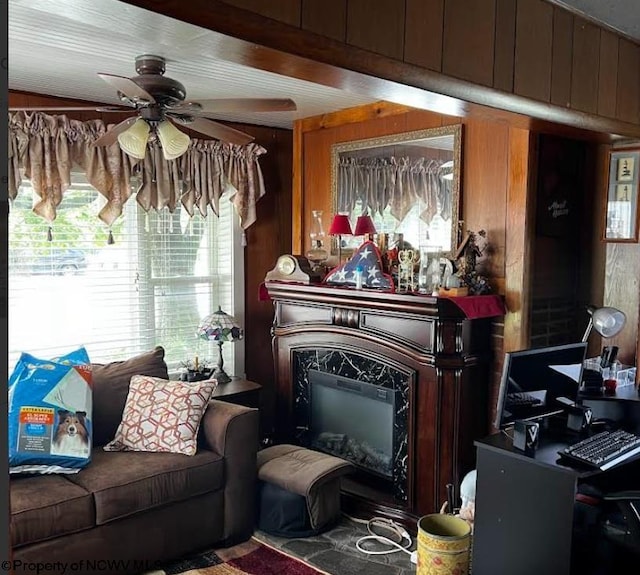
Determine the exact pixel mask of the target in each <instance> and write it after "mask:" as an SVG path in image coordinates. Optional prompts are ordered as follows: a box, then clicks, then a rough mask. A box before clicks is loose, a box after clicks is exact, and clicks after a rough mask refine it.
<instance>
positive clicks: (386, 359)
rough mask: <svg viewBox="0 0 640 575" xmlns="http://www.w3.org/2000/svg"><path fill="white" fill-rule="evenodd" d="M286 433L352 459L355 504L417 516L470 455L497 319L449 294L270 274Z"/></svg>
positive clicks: (350, 493)
mask: <svg viewBox="0 0 640 575" xmlns="http://www.w3.org/2000/svg"><path fill="white" fill-rule="evenodd" d="M266 288H267V291H268V293H269V296H270V297H271V299H272V300H273V302H274V308H275V316H274V322H273V352H274V362H275V374H276V392H277V397H276V405H277V418H276V421H277V426H278V427H277V429H276V440H277V441H279V442H289V443H298V444H301V445H308V446H311V447H313V448H316V449H321V450H325V451H328V452H330V453H335V454H337V455H339V456H341V457H345V459H350V460H352V461H354V463H356V465H357V473H356V474H355V475H354V476H352V477H349V479H348V481H344V482H343V501H344V502H345V504H346V505H348V510H349V511H353V512H357V511H362V513H367V514H369V515H370V514H372V513H375V514H381V515H387V516H393V517H399V518H405V519H407V521H409V520H410V521H413V520H414V519H415V518H417V517H420V516H421V515H425V514H427V513H432V512H435V511H437V510H438V509H439V507H440V505H441V504H442V502H443V501H445V500H446V485H447V484H448V483H453V484H454V485H456V486H457V485H459V483H460V480H461V478H462V476H463V475H464V474H465V473H466V472H467V471H469V470H470V469H472V468H473V467H474V465H475V453H474V448H473V440H474V439H475V438H478V437H481V436H484V435H485V434H486V433H487V431H488V424H487V419H488V418H487V414H488V407H487V401H488V400H487V395H488V371H489V360H490V332H491V320H490V319H488V318H483V319H474V320H470V319H467V317H466V316H465V314H464V313H463V312H462V311H461V310H460V309H459V308H458V306H456V305H455V304H454V303H453V302H452V301H450V300H448V299H447V298H437V297H431V296H417V295H406V294H391V293H381V292H375V291H365V290H352V289H344V288H334V287H327V286H323V285H298V284H289V283H279V282H268V283H267V284H266Z"/></svg>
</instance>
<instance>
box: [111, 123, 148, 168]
mask: <svg viewBox="0 0 640 575" xmlns="http://www.w3.org/2000/svg"><path fill="white" fill-rule="evenodd" d="M150 131H151V129H150V128H149V124H147V122H145V121H144V120H143V119H142V118H138V119H137V120H136V121H135V122H134V123H133V125H132V126H131V127H130V128H128V129H127V130H125V131H124V132H122V133H121V134H118V143H119V144H120V148H121V149H122V151H123V152H125V153H126V154H128V155H129V156H132V157H134V158H138V159H139V160H141V159H143V158H144V156H145V153H146V151H147V142H148V141H149V132H150Z"/></svg>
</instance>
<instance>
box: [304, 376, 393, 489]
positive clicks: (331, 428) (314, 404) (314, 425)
mask: <svg viewBox="0 0 640 575" xmlns="http://www.w3.org/2000/svg"><path fill="white" fill-rule="evenodd" d="M308 376H309V384H310V386H311V413H310V415H311V417H310V419H311V421H310V429H309V432H310V442H311V446H312V447H313V448H315V449H318V450H319V451H324V452H326V453H329V454H331V455H335V456H337V457H342V458H343V459H347V460H348V461H351V462H352V463H354V464H355V465H357V466H358V467H360V468H363V469H365V470H367V471H368V472H370V473H373V474H376V475H378V476H382V477H383V478H386V479H392V478H393V445H394V441H393V439H394V438H393V430H394V425H393V420H394V415H395V395H396V393H395V391H394V390H392V389H387V388H384V387H380V386H377V385H373V384H371V383H366V382H364V381H357V380H354V379H350V378H347V377H341V376H338V375H334V374H331V373H324V372H321V371H317V370H313V369H310V370H309V374H308Z"/></svg>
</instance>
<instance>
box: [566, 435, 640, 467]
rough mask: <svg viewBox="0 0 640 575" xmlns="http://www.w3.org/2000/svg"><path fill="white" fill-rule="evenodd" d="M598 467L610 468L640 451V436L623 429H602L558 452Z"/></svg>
mask: <svg viewBox="0 0 640 575" xmlns="http://www.w3.org/2000/svg"><path fill="white" fill-rule="evenodd" d="M558 453H559V454H560V455H561V456H563V457H566V458H568V459H571V460H573V461H577V462H579V463H583V464H585V465H588V466H590V467H594V468H597V469H602V470H605V469H609V468H610V467H613V466H614V465H617V464H618V463H621V462H623V461H625V460H626V459H628V458H629V457H632V456H634V455H635V454H637V453H640V436H638V435H634V434H633V433H629V432H628V431H623V430H621V429H619V430H616V431H601V432H600V433H596V434H595V435H592V436H591V437H587V439H583V440H582V441H579V442H578V443H574V444H573V445H569V446H568V447H566V448H565V449H562V450H561V451H559V452H558Z"/></svg>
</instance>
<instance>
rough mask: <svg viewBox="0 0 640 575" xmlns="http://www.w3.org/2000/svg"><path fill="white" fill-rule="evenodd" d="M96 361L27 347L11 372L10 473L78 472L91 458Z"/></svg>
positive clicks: (77, 352)
mask: <svg viewBox="0 0 640 575" xmlns="http://www.w3.org/2000/svg"><path fill="white" fill-rule="evenodd" d="M91 421H92V387H91V363H90V361H89V355H88V354H87V350H86V349H85V348H84V347H81V348H79V349H77V350H74V351H72V352H70V353H68V354H67V355H64V356H61V357H57V358H54V359H52V360H45V359H39V358H37V357H34V356H33V355H30V354H28V353H22V355H21V356H20V359H19V360H18V362H17V363H16V366H15V368H14V370H13V372H12V373H11V376H10V377H9V473H77V472H78V471H80V469H82V468H83V467H85V466H86V465H88V464H89V462H90V461H91V438H92V429H91Z"/></svg>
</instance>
